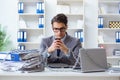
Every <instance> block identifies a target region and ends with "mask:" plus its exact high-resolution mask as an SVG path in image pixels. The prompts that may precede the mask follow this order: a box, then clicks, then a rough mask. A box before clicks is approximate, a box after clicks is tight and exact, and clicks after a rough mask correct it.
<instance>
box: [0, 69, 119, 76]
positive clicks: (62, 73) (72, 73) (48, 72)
mask: <svg viewBox="0 0 120 80" xmlns="http://www.w3.org/2000/svg"><path fill="white" fill-rule="evenodd" d="M0 76H33V77H34V76H43V77H45V76H48V77H54V76H65V77H67V76H76V77H77V76H78V77H120V73H110V72H93V73H81V72H80V71H70V70H68V71H65V69H63V71H51V70H49V69H45V71H43V72H34V73H21V72H5V71H0Z"/></svg>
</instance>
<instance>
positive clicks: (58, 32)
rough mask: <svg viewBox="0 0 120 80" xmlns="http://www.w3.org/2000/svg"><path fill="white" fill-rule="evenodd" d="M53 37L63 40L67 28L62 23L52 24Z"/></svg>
mask: <svg viewBox="0 0 120 80" xmlns="http://www.w3.org/2000/svg"><path fill="white" fill-rule="evenodd" d="M52 28H53V32H54V35H55V37H57V38H63V37H64V36H65V34H66V29H67V26H66V25H65V24H64V23H58V22H54V23H53V25H52Z"/></svg>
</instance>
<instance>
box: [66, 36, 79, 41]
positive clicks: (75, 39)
mask: <svg viewBox="0 0 120 80" xmlns="http://www.w3.org/2000/svg"><path fill="white" fill-rule="evenodd" d="M66 38H67V39H71V40H72V41H79V39H78V38H75V37H73V36H70V35H67V37H66Z"/></svg>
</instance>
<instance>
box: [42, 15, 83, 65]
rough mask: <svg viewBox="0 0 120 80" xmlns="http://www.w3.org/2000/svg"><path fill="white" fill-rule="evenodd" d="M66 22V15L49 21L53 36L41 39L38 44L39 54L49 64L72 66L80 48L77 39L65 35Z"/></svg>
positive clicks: (57, 16)
mask: <svg viewBox="0 0 120 80" xmlns="http://www.w3.org/2000/svg"><path fill="white" fill-rule="evenodd" d="M67 23H68V20H67V17H66V15H64V14H57V15H56V16H55V17H53V19H52V20H51V24H52V30H53V32H54V35H53V36H50V37H47V38H43V39H42V42H41V44H40V49H41V52H42V54H43V55H44V56H46V57H47V62H48V64H49V63H65V64H68V65H74V64H75V62H76V58H77V56H78V53H79V49H80V48H81V47H82V46H81V42H80V40H79V39H76V38H74V37H71V36H70V35H68V34H67V32H66V30H67V28H68V25H67Z"/></svg>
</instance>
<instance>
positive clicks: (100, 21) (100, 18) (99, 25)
mask: <svg viewBox="0 0 120 80" xmlns="http://www.w3.org/2000/svg"><path fill="white" fill-rule="evenodd" d="M98 28H103V17H98Z"/></svg>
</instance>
